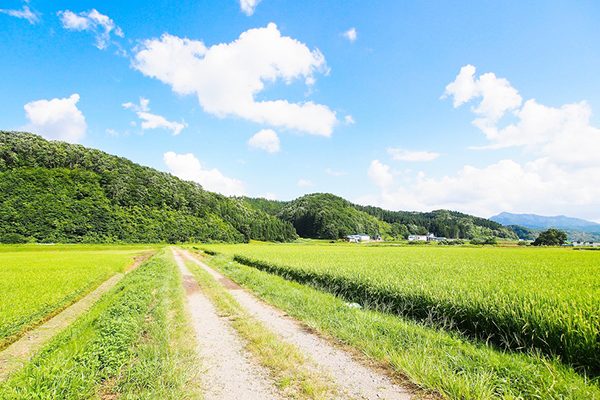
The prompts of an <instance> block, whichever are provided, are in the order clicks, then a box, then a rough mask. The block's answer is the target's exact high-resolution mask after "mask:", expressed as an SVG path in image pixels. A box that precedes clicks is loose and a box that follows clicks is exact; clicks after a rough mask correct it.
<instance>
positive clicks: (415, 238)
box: [408, 233, 446, 242]
mask: <svg viewBox="0 0 600 400" xmlns="http://www.w3.org/2000/svg"><path fill="white" fill-rule="evenodd" d="M408 240H409V241H411V242H412V241H421V242H441V241H442V240H446V238H445V237H437V236H435V235H434V234H433V233H428V234H427V235H408Z"/></svg>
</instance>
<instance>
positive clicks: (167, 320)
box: [0, 250, 198, 399]
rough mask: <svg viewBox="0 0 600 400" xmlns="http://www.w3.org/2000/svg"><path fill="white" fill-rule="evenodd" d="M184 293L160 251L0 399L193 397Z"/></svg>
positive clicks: (1, 387) (0, 388)
mask: <svg viewBox="0 0 600 400" xmlns="http://www.w3.org/2000/svg"><path fill="white" fill-rule="evenodd" d="M182 290H183V289H182V288H181V285H180V280H179V275H178V271H177V269H176V266H175V263H174V262H173V260H172V258H171V257H170V256H169V255H168V254H167V253H166V252H165V250H161V251H160V252H159V254H157V255H156V256H154V257H153V258H152V259H150V260H149V261H147V262H146V263H144V264H143V265H142V266H140V267H139V268H137V269H136V270H135V271H133V272H132V273H130V274H128V275H127V276H126V277H125V278H123V280H121V282H120V283H119V284H118V285H117V286H116V287H115V288H113V289H112V290H111V291H109V292H108V293H106V294H105V295H104V296H103V297H102V298H101V299H100V300H99V301H98V302H97V303H96V304H95V305H94V307H93V308H92V309H91V310H90V311H89V312H88V313H87V314H86V315H84V316H83V317H81V318H80V319H78V320H77V321H75V322H74V323H73V324H72V325H71V326H70V327H69V328H67V329H66V330H65V331H63V332H62V333H60V334H59V335H57V336H56V337H55V338H54V339H53V340H52V341H50V342H49V343H48V345H47V346H45V347H44V348H43V349H42V350H41V351H40V352H39V353H38V354H37V355H36V356H35V357H34V358H33V360H32V361H31V362H30V363H29V364H27V365H26V366H25V367H24V368H23V369H22V370H20V371H19V372H17V373H15V374H13V375H12V376H11V377H10V378H9V380H8V381H6V382H4V383H1V384H0V398H6V399H9V398H10V399H57V398H60V399H82V398H107V399H108V398H111V399H112V398H123V399H134V398H143V399H153V398H155V399H159V398H160V399H165V398H177V399H185V398H194V397H197V396H196V393H198V392H197V390H195V389H194V385H195V380H194V379H193V378H194V372H195V371H197V370H198V368H197V367H198V366H197V358H196V355H195V348H194V345H193V343H192V342H191V341H190V340H189V337H190V336H191V337H192V338H193V333H191V332H192V331H191V330H190V329H191V327H189V325H188V324H187V320H186V318H185V316H186V315H185V313H186V311H185V309H184V303H183V293H182Z"/></svg>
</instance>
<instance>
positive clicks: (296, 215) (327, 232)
mask: <svg viewBox="0 0 600 400" xmlns="http://www.w3.org/2000/svg"><path fill="white" fill-rule="evenodd" d="M245 201H246V203H247V204H249V205H251V206H252V207H254V208H256V209H258V210H262V211H264V212H267V213H269V214H271V215H275V216H277V217H278V218H280V219H282V220H284V221H289V222H291V223H292V224H293V225H294V228H296V231H297V232H298V234H299V235H300V236H301V237H309V238H321V239H340V238H344V237H345V236H347V235H350V234H355V233H366V234H368V235H371V236H373V235H376V234H378V235H381V236H383V237H388V238H390V237H391V238H398V239H405V238H406V237H408V235H422V234H426V233H433V234H434V235H436V236H442V237H446V238H449V239H473V238H487V237H497V238H505V239H517V235H516V233H515V232H514V231H513V230H512V229H510V228H507V227H504V226H502V225H501V224H499V223H497V222H494V221H490V220H487V219H485V218H478V217H474V216H472V215H468V214H463V213H460V212H456V211H447V210H437V211H432V212H428V213H421V212H408V211H388V210H384V209H382V208H379V207H373V206H360V205H357V204H353V203H351V202H349V201H347V200H344V199H343V198H341V197H338V196H335V195H332V194H324V193H315V194H310V195H306V196H303V197H300V198H298V199H296V200H293V201H290V202H281V201H271V200H266V199H251V198H246V199H245Z"/></svg>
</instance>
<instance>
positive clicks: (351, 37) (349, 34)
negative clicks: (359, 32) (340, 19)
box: [342, 28, 356, 43]
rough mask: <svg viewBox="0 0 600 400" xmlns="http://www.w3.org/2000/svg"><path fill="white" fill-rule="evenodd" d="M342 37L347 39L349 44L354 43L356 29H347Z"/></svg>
mask: <svg viewBox="0 0 600 400" xmlns="http://www.w3.org/2000/svg"><path fill="white" fill-rule="evenodd" d="M342 36H344V37H345V38H346V39H348V40H349V41H350V42H351V43H354V41H355V40H356V29H355V28H350V29H348V30H347V31H346V32H344V33H342Z"/></svg>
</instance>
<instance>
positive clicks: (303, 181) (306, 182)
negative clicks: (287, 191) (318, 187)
mask: <svg viewBox="0 0 600 400" xmlns="http://www.w3.org/2000/svg"><path fill="white" fill-rule="evenodd" d="M298 186H315V184H314V183H312V182H311V181H309V180H307V179H300V180H299V181H298Z"/></svg>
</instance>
